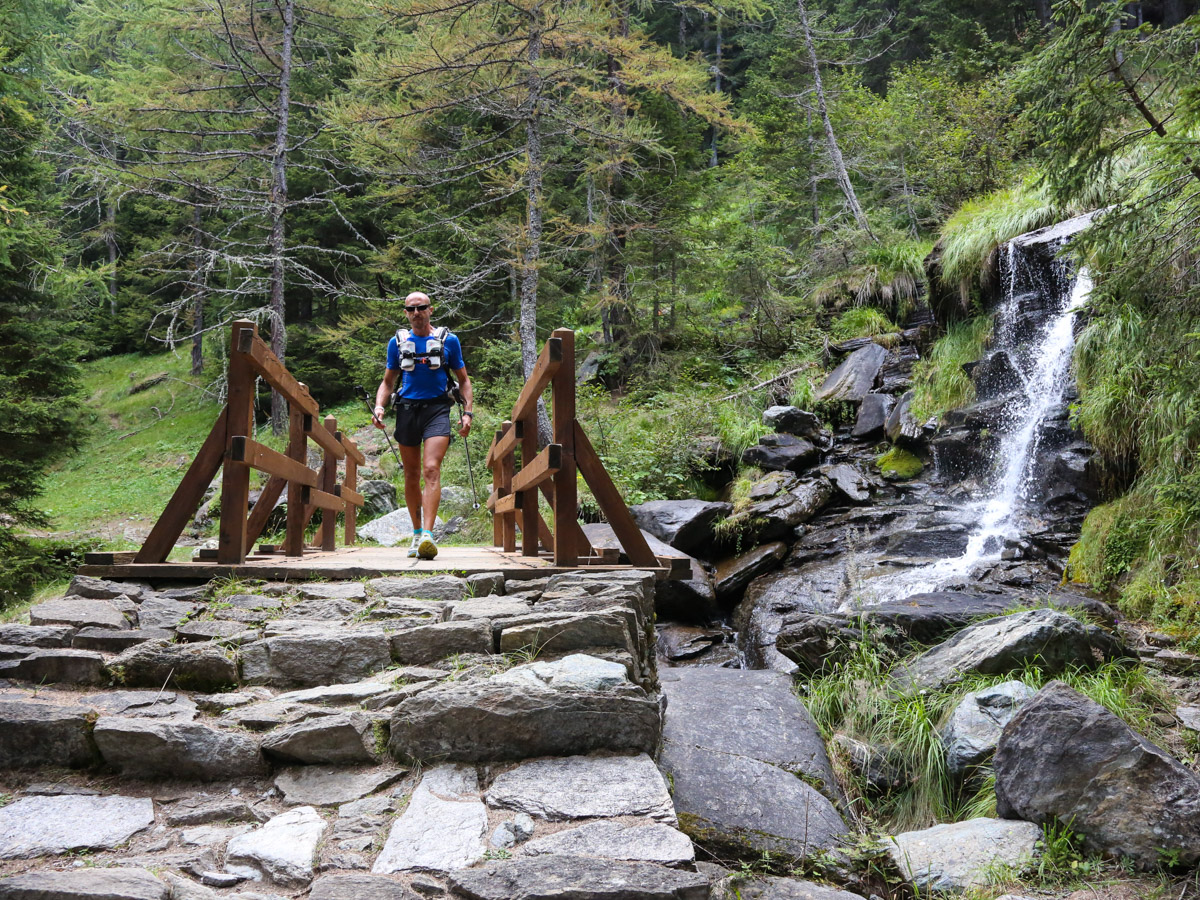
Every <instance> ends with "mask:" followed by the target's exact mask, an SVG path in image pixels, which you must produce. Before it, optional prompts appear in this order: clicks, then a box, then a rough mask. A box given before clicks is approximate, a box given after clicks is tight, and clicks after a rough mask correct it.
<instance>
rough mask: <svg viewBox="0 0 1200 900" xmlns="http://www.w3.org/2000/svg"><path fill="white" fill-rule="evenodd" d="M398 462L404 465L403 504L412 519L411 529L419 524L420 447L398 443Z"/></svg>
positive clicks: (414, 528) (415, 528) (417, 527)
mask: <svg viewBox="0 0 1200 900" xmlns="http://www.w3.org/2000/svg"><path fill="white" fill-rule="evenodd" d="M400 462H401V463H402V464H403V466H404V505H405V506H407V507H408V516H409V518H410V519H412V527H413V531H418V530H420V528H421V527H422V526H421V448H420V447H406V446H404V445H403V444H401V445H400Z"/></svg>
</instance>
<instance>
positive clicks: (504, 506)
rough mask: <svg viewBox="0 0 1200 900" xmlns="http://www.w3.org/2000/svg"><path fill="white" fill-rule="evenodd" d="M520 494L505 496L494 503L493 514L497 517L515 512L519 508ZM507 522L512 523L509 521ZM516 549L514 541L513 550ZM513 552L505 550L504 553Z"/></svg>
mask: <svg viewBox="0 0 1200 900" xmlns="http://www.w3.org/2000/svg"><path fill="white" fill-rule="evenodd" d="M521 497H522V495H521V494H505V495H504V496H503V497H501V498H500V499H499V500H497V501H496V506H495V509H494V510H493V512H494V513H495V514H496V515H497V516H503V515H508V514H511V513H514V512H516V511H517V510H518V509H520V508H521ZM509 521H512V520H511V519H510V520H509ZM514 525H515V523H514ZM515 549H516V541H515V540H514V542H513V550H515ZM513 550H506V551H504V552H505V553H512V552H513Z"/></svg>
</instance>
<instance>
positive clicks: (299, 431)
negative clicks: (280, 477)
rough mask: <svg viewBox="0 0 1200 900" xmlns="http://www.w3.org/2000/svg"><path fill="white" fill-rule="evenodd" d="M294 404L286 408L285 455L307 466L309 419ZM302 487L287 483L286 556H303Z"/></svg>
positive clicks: (284, 549) (294, 483)
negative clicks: (286, 444) (307, 425)
mask: <svg viewBox="0 0 1200 900" xmlns="http://www.w3.org/2000/svg"><path fill="white" fill-rule="evenodd" d="M310 418H312V417H311V416H309V415H308V413H306V412H304V411H302V410H301V409H300V408H299V407H298V406H297V405H296V404H295V403H293V404H291V405H290V406H289V408H288V448H287V455H288V456H290V457H291V458H292V459H295V460H298V461H299V462H302V463H304V464H305V465H307V464H308V438H307V437H306V436H305V430H306V429H305V427H304V420H305V419H310ZM303 495H304V485H302V484H300V482H298V481H289V482H288V498H287V534H286V535H285V537H284V539H283V552H284V553H285V554H286V555H287V556H303V555H304V526H305V524H306V521H305V518H304V496H303Z"/></svg>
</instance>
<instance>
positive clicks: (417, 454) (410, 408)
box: [373, 291, 475, 559]
mask: <svg viewBox="0 0 1200 900" xmlns="http://www.w3.org/2000/svg"><path fill="white" fill-rule="evenodd" d="M404 314H405V316H407V317H408V331H407V334H402V333H401V332H397V336H401V337H404V338H405V340H404V343H403V346H401V345H399V344H398V343H397V340H396V337H393V338H392V339H391V340H390V341H389V342H388V348H387V369H386V370H385V371H384V373H383V381H381V382H380V384H379V390H378V391H376V392H375V415H374V420H373V421H374V423H375V427H376V428H383V427H384V426H383V414H384V412H385V410H386V407H387V401H388V398H389V397H390V396H391V395H392V394H393V393H394V392H395V390H396V379H397V378H398V377H400V378H401V385H400V392H399V394H398V395H397V397H396V442H397V443H398V444H399V445H400V461H401V463H402V464H403V465H404V505H405V506H407V507H408V514H409V516H410V517H411V518H412V524H413V537H412V544H411V545H410V546H409V549H408V555H409V556H414V557H417V556H419V557H420V558H421V559H433V558H434V557H435V556H437V552H438V548H437V544H436V543H435V542H434V539H433V525H434V522H435V521H437V511H438V505H439V504H440V503H441V501H442V459H443V458H444V457H445V456H446V450H447V448H449V446H450V406H451V400H450V398H449V396H447V393H446V386H447V376H446V373H447V371H452V372H453V373H454V377H455V378H456V379H457V380H458V387H459V390H460V391H461V392H462V399H463V414H462V418H461V419H460V420H459V423H458V433H459V434H460V435H462V436H463V437H464V438H466V436H467V435H468V434H470V433H471V423H472V421H473V420H474V418H475V413H474V412H472V407H473V406H474V399H475V398H474V394H473V393H472V390H471V379H470V378H469V377H468V376H467V368H466V365H465V364H464V363H463V357H462V345H461V344H460V343H459V341H458V338H457V337H455V336H454V335H453V334H451V333H450V332H449V331H447V330H445V329H440V328H439V329H437V330H435V329H434V328H433V325H432V324H431V319H432V304H431V303H430V300H429V297H428V296H427V295H425V294H422V293H421V292H420V291H413V292H412V293H411V294H409V295H408V296H407V297H405V298H404ZM422 444H424V452H422ZM422 474H424V476H425V488H424V490H422V488H421V476H422Z"/></svg>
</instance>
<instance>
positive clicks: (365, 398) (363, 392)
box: [355, 384, 404, 469]
mask: <svg viewBox="0 0 1200 900" xmlns="http://www.w3.org/2000/svg"><path fill="white" fill-rule="evenodd" d="M355 390H356V391H358V396H359V397H360V398H361V399H362V402H363V403H365V404H366V405H367V412H369V413H370V414H371V421H372V422H374V421H375V407H373V406H372V405H371V395H370V394H368V393H367V389H366V388H365V387H363V386H362V385H361V384H360V385H357V386H356V387H355ZM380 421H381V422H382V421H383V420H382V419H380ZM381 430H382V431H383V439H384V440H385V441H387V445H388V449H389V450H391V451H392V456H394V457H396V465H398V466H399V467H400V468H401V469H403V468H404V463H402V462H401V461H400V454H399V453H397V452H396V448H395V447H393V446H392V439H391V438H390V437H388V433H387V428H386V427H385V428H383V429H381Z"/></svg>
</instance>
